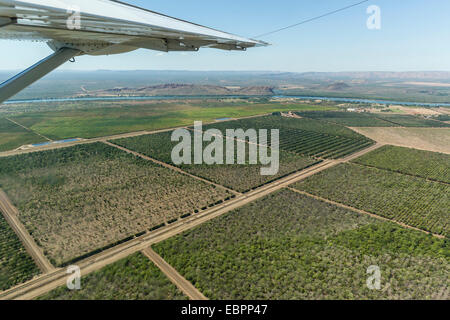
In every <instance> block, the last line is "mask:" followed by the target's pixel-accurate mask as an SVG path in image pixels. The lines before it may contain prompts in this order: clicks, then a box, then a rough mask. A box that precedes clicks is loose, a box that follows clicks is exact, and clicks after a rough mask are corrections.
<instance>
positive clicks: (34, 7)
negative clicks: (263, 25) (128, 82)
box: [0, 0, 267, 55]
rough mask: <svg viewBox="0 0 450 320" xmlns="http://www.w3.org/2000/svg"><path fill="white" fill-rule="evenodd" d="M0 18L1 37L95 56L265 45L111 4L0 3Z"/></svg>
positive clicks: (97, 0) (64, 0)
mask: <svg viewBox="0 0 450 320" xmlns="http://www.w3.org/2000/svg"><path fill="white" fill-rule="evenodd" d="M0 19H4V23H3V25H4V26H3V27H1V25H2V24H1V22H0V38H3V39H15V40H34V41H45V42H48V43H49V45H50V46H51V47H52V48H55V47H56V49H59V48H61V47H68V48H73V49H79V50H81V51H82V52H83V53H85V54H92V55H102V54H113V53H122V52H127V51H132V50H136V49H138V48H146V49H151V50H159V51H166V52H167V51H197V50H199V48H201V47H209V48H216V49H224V50H245V49H247V48H251V47H257V46H265V45H267V43H265V42H262V41H256V40H252V39H246V38H243V37H239V36H236V35H233V34H229V33H226V32H222V31H218V30H215V29H211V28H207V27H204V26H201V25H198V24H194V23H191V22H187V21H183V20H180V19H176V18H172V17H169V16H166V15H163V14H159V13H156V12H153V11H149V10H146V9H142V8H139V7H136V6H132V5H129V4H126V3H123V2H119V1H111V0H26V1H25V0H24V1H15V0H0ZM8 19H9V20H8ZM0 21H1V20H0Z"/></svg>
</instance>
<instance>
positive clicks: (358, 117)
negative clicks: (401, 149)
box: [298, 111, 449, 127]
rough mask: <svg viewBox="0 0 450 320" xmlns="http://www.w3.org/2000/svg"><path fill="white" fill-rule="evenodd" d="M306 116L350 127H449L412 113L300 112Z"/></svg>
mask: <svg viewBox="0 0 450 320" xmlns="http://www.w3.org/2000/svg"><path fill="white" fill-rule="evenodd" d="M298 114H299V115H300V116H302V117H305V118H311V119H317V120H324V121H329V122H332V123H338V124H341V125H344V126H348V127H449V125H448V124H446V123H444V122H440V121H435V120H428V119H424V118H420V117H415V116H411V115H399V114H385V113H377V114H373V113H356V112H333V111H331V112H328V111H324V112H321V111H318V112H316V111H313V112H299V113H298Z"/></svg>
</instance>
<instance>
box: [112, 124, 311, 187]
mask: <svg viewBox="0 0 450 320" xmlns="http://www.w3.org/2000/svg"><path fill="white" fill-rule="evenodd" d="M171 135H172V132H164V133H157V134H151V135H145V136H139V137H133V138H127V139H119V140H112V141H111V142H113V143H115V144H117V145H120V146H122V147H125V148H127V149H130V150H133V151H137V152H139V153H141V154H144V155H147V156H149V157H152V158H154V159H157V160H159V161H163V162H166V163H168V164H172V165H173V163H172V159H171V153H172V149H173V148H174V147H175V146H176V145H177V144H178V142H172V141H171ZM193 135H194V132H192V136H193ZM192 139H193V138H192ZM225 143H226V142H225V139H224V150H225ZM192 145H193V144H192ZM206 145H208V143H204V146H205V147H206ZM248 147H249V146H248V144H246V149H247V156H246V159H247V162H246V164H242V165H240V164H234V165H226V164H223V165H207V164H201V165H194V164H192V165H185V164H182V165H179V166H178V167H180V168H181V169H183V170H185V171H187V172H189V173H191V174H193V175H196V176H199V177H202V178H204V179H207V180H210V181H212V182H214V183H217V184H220V185H223V186H225V187H227V188H230V189H233V190H236V191H238V192H247V191H249V190H251V189H254V188H257V187H259V186H261V185H264V184H266V183H269V182H271V181H273V180H275V179H278V178H280V177H283V176H286V175H288V174H290V173H294V172H297V171H300V170H303V169H305V168H306V167H309V166H312V165H313V164H316V163H317V162H318V161H317V160H314V159H311V158H309V157H304V156H300V155H296V154H294V153H289V152H280V170H279V172H278V174H276V175H274V176H262V175H261V172H260V169H261V167H266V166H263V165H260V164H258V165H249V164H248ZM236 151H237V146H235V156H236V154H237V152H236ZM192 161H193V159H192Z"/></svg>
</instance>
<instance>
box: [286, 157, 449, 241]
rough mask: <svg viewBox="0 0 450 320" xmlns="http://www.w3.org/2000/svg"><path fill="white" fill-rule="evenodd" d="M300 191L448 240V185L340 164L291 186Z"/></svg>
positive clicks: (375, 169) (385, 171)
mask: <svg viewBox="0 0 450 320" xmlns="http://www.w3.org/2000/svg"><path fill="white" fill-rule="evenodd" d="M294 188H297V189H299V190H302V191H306V192H309V193H311V194H314V195H317V196H320V197H323V198H326V199H329V200H333V201H336V202H339V203H343V204H346V205H349V206H352V207H355V208H358V209H361V210H365V211H368V212H371V213H374V214H377V215H380V216H382V217H385V218H388V219H393V220H396V221H398V222H402V223H405V224H407V225H410V226H413V227H416V228H420V229H422V230H425V231H429V232H433V233H437V234H441V235H445V236H447V237H448V236H449V235H450V229H449V221H450V212H449V210H448V208H450V198H449V195H450V185H448V184H445V183H441V182H435V181H428V180H426V179H423V178H420V177H413V176H409V175H405V174H401V173H396V172H391V171H387V170H381V169H377V168H371V167H366V166H362V165H357V164H340V165H338V166H336V167H333V168H330V169H328V170H325V171H322V172H320V173H318V174H316V175H314V176H312V177H310V178H308V179H306V180H304V181H301V182H299V183H297V184H295V185H294Z"/></svg>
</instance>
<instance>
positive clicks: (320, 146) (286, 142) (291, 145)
mask: <svg viewBox="0 0 450 320" xmlns="http://www.w3.org/2000/svg"><path fill="white" fill-rule="evenodd" d="M372 144H373V141H371V140H369V139H349V138H346V137H341V136H331V135H327V134H320V133H315V132H308V131H305V130H293V129H283V130H282V131H281V134H280V148H281V149H282V150H286V151H290V152H294V153H297V154H301V155H306V156H312V157H321V158H330V159H337V158H340V157H344V156H346V155H349V154H352V153H354V152H357V151H359V150H361V149H363V148H366V147H368V146H370V145H372Z"/></svg>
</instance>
